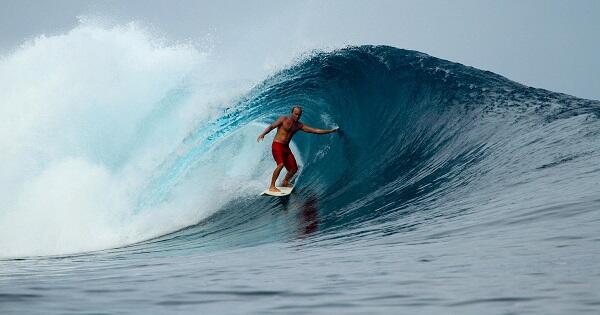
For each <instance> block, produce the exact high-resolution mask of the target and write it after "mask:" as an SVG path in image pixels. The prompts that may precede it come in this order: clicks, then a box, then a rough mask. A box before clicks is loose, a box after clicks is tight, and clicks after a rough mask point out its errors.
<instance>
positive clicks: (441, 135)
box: [0, 25, 600, 256]
mask: <svg viewBox="0 0 600 315" xmlns="http://www.w3.org/2000/svg"><path fill="white" fill-rule="evenodd" d="M73 43H83V44H81V45H78V46H77V45H76V46H75V47H80V48H79V49H80V50H81V51H75V52H73V51H72V47H73ZM124 43H127V45H125V44H124ZM102 45H109V46H110V47H112V48H114V49H115V50H117V51H118V54H115V55H108V56H103V57H102V58H100V59H98V60H97V61H96V64H97V65H96V66H95V67H96V68H94V69H86V71H90V72H91V73H93V74H94V75H93V76H88V75H84V77H86V78H87V77H92V78H94V80H91V81H90V80H88V81H84V82H81V80H80V76H81V71H82V69H84V68H85V67H87V63H88V61H89V59H86V58H89V56H90V55H94V47H97V46H102ZM126 47H129V48H126ZM131 47H134V48H131ZM67 48H68V49H67ZM119 48H120V50H119ZM42 51H44V53H43V54H44V58H43V60H42V61H40V60H39V56H40V55H41V54H42ZM65 53H66V54H69V53H70V54H72V55H73V56H75V57H80V56H85V58H82V59H79V58H71V59H68V61H65V60H67V59H63V58H64V56H63V55H64V54H65ZM205 58H206V56H205V55H203V54H202V53H200V52H198V51H196V50H195V49H193V48H192V47H189V46H185V45H183V46H175V47H168V46H164V45H160V44H153V43H152V40H151V39H149V38H148V37H147V35H145V34H144V33H143V32H141V31H140V30H139V29H137V28H136V27H135V25H129V26H128V27H126V28H115V29H112V30H110V29H109V30H106V29H102V28H94V27H90V26H85V25H83V26H80V27H79V28H77V29H75V30H73V31H71V32H70V33H69V34H67V35H65V36H64V37H59V38H38V39H37V40H36V41H34V42H32V43H29V46H25V47H23V48H22V49H21V50H20V51H17V52H16V53H15V54H13V55H12V56H10V58H5V59H4V60H3V63H2V67H3V68H4V69H3V71H2V72H3V73H9V72H10V71H9V70H11V69H12V70H13V71H21V72H22V71H23V69H38V70H39V69H40V68H41V69H42V70H41V72H42V73H45V74H47V76H45V77H39V74H38V73H37V71H38V70H35V71H36V74H30V75H31V77H27V73H25V74H24V75H23V77H22V79H21V80H10V79H9V78H7V77H4V78H3V79H2V80H3V82H4V85H5V86H10V87H12V89H8V90H11V91H15V90H16V92H13V94H11V95H9V96H7V97H5V98H4V99H8V101H6V102H5V104H8V105H5V106H4V107H3V112H4V113H3V114H4V116H5V117H9V118H11V119H12V120H10V122H9V123H10V124H12V125H11V126H12V127H11V130H13V131H14V134H13V135H10V136H9V135H4V136H3V139H5V140H3V141H4V142H3V148H4V152H9V154H8V155H5V156H4V157H3V163H2V165H3V166H2V167H3V171H2V173H3V175H2V177H3V178H2V182H3V183H4V184H7V183H12V185H9V186H10V188H9V189H8V190H6V191H5V192H4V193H3V195H2V197H3V198H2V207H3V212H2V213H1V216H0V227H1V228H0V231H1V232H0V233H2V235H1V236H2V237H1V239H2V240H3V241H2V242H3V243H2V246H3V247H4V248H5V249H6V250H5V251H4V252H3V254H4V255H6V256H27V255H48V254H65V253H73V252H81V251H89V250H97V249H105V248H111V247H119V246H124V245H129V244H133V243H137V242H140V241H143V240H148V239H152V238H156V237H160V236H164V237H165V238H167V239H175V242H183V243H181V244H180V245H181V246H182V247H184V248H186V245H185V244H188V245H189V246H192V247H197V246H199V245H198V243H201V244H203V246H213V245H215V244H218V245H217V246H225V245H227V246H229V245H231V244H238V245H249V244H255V243H261V242H272V241H275V240H285V239H289V238H290V237H295V236H297V234H298V232H299V231H300V234H304V233H303V232H310V233H308V234H312V233H317V234H318V235H322V236H324V237H327V236H328V235H338V234H339V233H341V234H350V235H354V234H357V233H358V234H357V235H360V234H361V233H372V232H382V231H385V233H388V234H395V233H399V232H403V231H404V232H407V233H408V232H410V231H413V230H416V229H419V228H420V227H422V228H423V230H421V232H420V233H409V235H410V237H413V238H416V239H422V238H426V237H429V236H431V235H430V234H432V235H442V234H443V231H444V230H445V229H448V230H453V229H460V228H461V227H463V226H464V223H463V224H460V223H459V224H456V225H452V226H447V225H444V226H439V227H437V228H433V227H436V226H437V225H436V224H441V222H445V221H444V220H456V218H457V217H459V216H468V217H469V218H470V219H469V220H474V222H476V224H473V226H472V227H471V229H473V230H476V229H478V227H479V228H482V227H485V226H487V225H488V224H492V222H497V223H498V224H508V223H509V222H513V221H519V220H535V219H538V218H542V217H545V216H547V215H549V214H550V215H552V214H556V215H558V213H554V210H552V209H556V208H557V207H558V208H561V207H562V206H565V207H567V206H568V205H570V207H575V208H577V209H579V210H569V211H570V212H571V213H573V211H575V212H576V211H587V210H586V209H588V207H587V206H584V205H585V204H586V202H591V201H592V200H594V198H595V197H594V196H595V194H596V193H597V189H596V188H595V187H596V185H595V183H596V180H595V178H596V177H597V169H596V167H595V165H597V163H596V162H597V161H599V160H598V153H599V152H598V148H600V146H599V142H598V137H597V134H598V131H599V130H600V129H599V128H598V127H599V125H598V120H597V116H598V113H599V108H600V104H599V102H597V101H590V100H583V99H578V98H574V97H571V96H567V95H564V94H558V93H553V92H549V91H545V90H541V89H534V88H530V87H526V86H523V85H521V84H518V83H515V82H512V81H510V80H508V79H506V78H504V77H501V76H499V75H496V74H494V73H491V72H487V71H481V70H478V69H474V68H471V67H466V66H463V65H461V64H457V63H452V62H449V61H445V60H441V59H437V58H434V57H431V56H428V55H425V54H422V53H419V52H415V51H408V50H401V49H397V48H393V47H386V46H360V47H351V48H346V49H341V50H337V51H333V52H327V53H316V54H313V55H311V56H309V57H306V58H305V59H304V60H302V61H300V62H298V63H297V64H295V65H293V66H291V67H289V68H287V69H285V70H282V71H280V72H278V73H276V74H274V75H272V76H271V77H269V78H268V79H267V80H265V81H264V82H262V83H261V84H259V85H257V86H256V87H255V88H253V89H252V90H251V91H250V92H248V93H246V94H245V95H244V96H243V97H241V98H238V101H235V102H233V103H229V104H233V105H229V106H228V107H222V105H215V104H227V103H228V102H227V101H224V99H225V100H227V99H228V98H227V97H229V98H230V97H231V95H236V94H235V93H239V92H238V90H235V89H229V90H227V89H225V88H224V87H223V85H221V86H218V87H215V86H214V84H213V85H210V84H209V82H210V78H207V79H205V80H204V81H202V80H200V79H198V78H199V77H201V76H200V75H198V73H207V72H210V67H208V66H205V65H204V64H203V60H204V59H205ZM132 61H133V62H132ZM57 64H60V67H58V66H57ZM115 64H116V66H114V67H112V66H113V65H115ZM158 65H160V66H158ZM203 67H204V68H203ZM107 69H112V70H107ZM202 71H204V72H202ZM86 73H89V72H86ZM133 74H135V75H133ZM115 78H116V81H115ZM107 85H108V86H111V88H108V89H106V88H105V87H106V86H107ZM207 86H208V87H207ZM119 90H127V91H128V92H127V93H126V94H125V95H121V93H118V92H116V91H119ZM215 90H219V92H215ZM233 90H235V91H236V92H235V93H234V92H231V91H233ZM5 91H7V90H5ZM25 91H27V92H25ZM223 91H226V92H223ZM5 93H6V92H5ZM223 95H225V97H224V96H223ZM10 104H13V105H14V106H11V105H10ZM295 104H299V105H301V106H302V107H303V109H304V112H303V117H302V120H303V121H304V122H305V123H307V124H308V125H311V126H314V127H318V128H330V127H334V126H339V127H340V128H341V130H342V131H343V133H342V134H339V135H338V134H332V135H325V136H318V135H309V134H298V135H297V136H296V137H295V138H294V143H293V150H294V151H296V155H297V157H298V158H299V160H300V164H301V171H300V175H299V176H298V178H297V182H296V184H297V188H296V193H295V194H294V196H292V197H291V198H290V199H289V200H286V201H285V202H286V203H285V207H286V209H295V211H299V212H298V213H299V214H298V215H299V216H302V217H303V218H305V220H303V221H302V220H301V223H300V227H298V226H297V224H285V223H281V224H276V227H273V226H272V225H271V223H272V222H271V221H270V219H265V215H267V214H272V213H273V212H276V211H278V209H279V207H280V206H281V204H280V203H279V201H277V200H273V199H265V198H259V197H257V196H256V193H257V192H259V191H260V190H261V189H263V188H264V187H265V185H266V183H267V182H268V179H269V177H270V172H271V171H272V168H273V167H274V164H273V162H272V160H271V157H270V152H269V146H268V145H266V144H264V143H263V144H260V145H257V144H256V143H255V139H256V136H257V134H258V133H259V132H260V131H261V130H262V129H263V128H264V126H265V124H267V123H270V122H271V121H272V120H274V119H276V118H277V116H279V115H286V114H287V113H288V112H289V111H290V108H291V106H292V105H295ZM17 105H18V107H20V108H21V111H17V110H14V108H15V107H16V106H17ZM18 117H21V119H19V118H18ZM190 117H191V118H190ZM266 142H268V141H266ZM7 187H8V186H7ZM232 188H235V189H232ZM581 203H583V205H582V204H581ZM573 205H577V206H573ZM251 218H253V219H251ZM261 218H262V219H261ZM282 220H283V221H282V222H285V221H286V220H288V219H282ZM288 223H289V222H288ZM186 227H188V228H186ZM184 228H186V229H184ZM27 229H30V230H31V231H32V232H26V233H23V232H22V231H23V230H27ZM182 229H183V230H182ZM440 229H441V230H440ZM174 231H178V232H176V233H175V234H171V233H172V232H174ZM428 233H429V234H428ZM82 234H84V235H86V237H85V238H84V239H85V241H82V238H81V235H82ZM174 235H175V236H176V237H174ZM409 235H408V234H407V237H408V236H409ZM179 236H181V237H179ZM181 239H184V240H186V241H181ZM6 240H10V242H8V241H6ZM5 241H6V242H5Z"/></svg>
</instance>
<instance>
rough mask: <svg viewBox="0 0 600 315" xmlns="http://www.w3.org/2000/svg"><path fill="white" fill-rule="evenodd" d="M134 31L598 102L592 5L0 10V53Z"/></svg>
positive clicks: (17, 3)
mask: <svg viewBox="0 0 600 315" xmlns="http://www.w3.org/2000/svg"><path fill="white" fill-rule="evenodd" d="M81 16H84V17H90V18H94V19H101V20H102V21H105V22H106V23H112V24H123V23H127V22H131V21H136V22H139V23H141V24H142V25H143V26H144V27H146V28H148V29H149V30H150V31H151V32H153V33H156V34H157V35H158V36H161V37H165V38H166V39H167V40H169V41H174V42H176V41H183V40H191V41H192V42H194V43H207V42H210V45H211V47H213V52H214V53H217V54H219V55H221V58H223V60H227V59H237V60H242V59H244V58H246V57H247V59H248V60H250V61H248V62H249V63H250V62H254V63H256V62H258V63H262V64H263V66H264V65H265V64H268V63H270V62H272V63H282V62H290V61H291V60H292V58H293V57H295V56H297V54H299V53H300V52H302V51H308V50H311V49H318V48H326V49H330V48H334V47H340V46H343V45H361V44H385V45H391V46H395V47H398V48H405V49H412V50H418V51H422V52H425V53H428V54H430V55H433V56H435V57H439V58H443V59H448V60H451V61H456V62H460V63H463V64H466V65H470V66H474V67H477V68H481V69H485V70H490V71H493V72H496V73H499V74H501V75H504V76H506V77H508V78H509V79H512V80H515V81H518V82H521V83H524V84H527V85H531V86H534V87H540V88H545V89H548V90H553V91H558V92H563V93H567V94H571V95H575V96H579V97H584V98H591V99H597V100H598V99H600V58H599V57H598V56H600V1H598V0H577V1H567V0H563V1H555V0H511V1H487V0H464V1H456V0H453V1H450V0H447V1H373V0H370V1H366V0H365V1H211V2H208V1H188V0H186V1H147V0H145V1H141V0H140V1H85V0H70V1H47V2H45V1H29V0H27V1H24V0H0V53H1V54H8V53H10V51H11V50H13V49H16V48H17V47H18V46H19V45H20V43H22V42H23V41H24V40H26V39H31V38H34V37H35V36H38V35H40V34H46V35H55V34H61V33H64V32H67V31H68V30H70V29H72V28H73V27H75V26H76V25H77V24H78V23H79V22H78V17H81Z"/></svg>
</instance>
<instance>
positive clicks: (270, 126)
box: [256, 116, 284, 142]
mask: <svg viewBox="0 0 600 315" xmlns="http://www.w3.org/2000/svg"><path fill="white" fill-rule="evenodd" d="M283 118H284V117H283V116H281V117H279V119H277V120H276V121H275V122H273V123H272V124H271V125H269V126H268V127H267V128H265V131H263V132H262V133H261V134H260V135H259V136H258V138H257V139H256V142H260V141H261V140H263V139H264V138H265V136H266V135H267V134H268V133H269V132H271V130H273V129H275V128H277V127H279V125H281V124H282V123H283Z"/></svg>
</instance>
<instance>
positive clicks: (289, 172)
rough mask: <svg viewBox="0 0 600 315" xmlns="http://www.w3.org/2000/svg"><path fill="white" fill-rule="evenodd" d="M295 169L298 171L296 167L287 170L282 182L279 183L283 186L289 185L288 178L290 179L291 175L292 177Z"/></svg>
mask: <svg viewBox="0 0 600 315" xmlns="http://www.w3.org/2000/svg"><path fill="white" fill-rule="evenodd" d="M297 171H298V167H296V168H293V169H291V170H289V171H288V172H287V174H285V178H284V179H283V182H282V183H281V185H282V186H283V187H290V186H291V185H290V180H291V179H292V177H294V175H295V174H296V172H297Z"/></svg>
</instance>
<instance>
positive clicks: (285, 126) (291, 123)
mask: <svg viewBox="0 0 600 315" xmlns="http://www.w3.org/2000/svg"><path fill="white" fill-rule="evenodd" d="M300 116H302V107H300V106H294V107H292V112H291V114H290V116H289V117H286V116H281V117H279V119H277V120H276V121H275V122H274V123H272V124H271V125H270V126H269V127H267V128H266V129H265V131H263V132H262V133H261V134H260V135H259V136H258V139H256V141H257V142H260V141H261V140H264V138H265V135H267V134H268V133H269V132H271V130H273V129H275V128H277V134H276V135H275V138H274V139H273V144H272V145H271V150H272V153H273V158H274V159H275V162H276V163H277V167H276V168H275V170H274V171H273V177H272V178H271V186H270V187H269V191H271V192H280V190H279V189H277V187H275V182H276V181H277V178H278V177H279V173H280V172H281V169H283V167H284V166H285V169H287V171H288V172H287V174H286V175H285V178H284V179H283V182H282V186H284V187H290V180H291V179H292V177H293V176H294V174H296V172H297V171H298V165H297V164H296V159H295V158H294V154H293V153H292V150H290V141H291V140H292V137H293V136H294V134H295V133H296V131H298V130H302V131H304V132H308V133H316V134H320V135H324V134H328V133H332V132H336V131H338V129H339V128H335V129H330V130H323V129H317V128H312V127H309V126H307V125H305V124H303V123H301V122H300Z"/></svg>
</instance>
